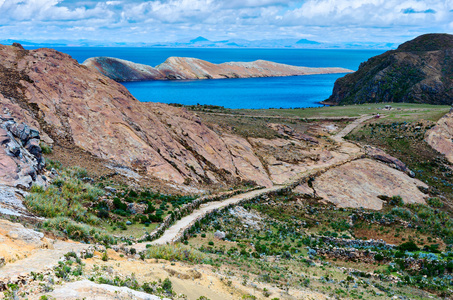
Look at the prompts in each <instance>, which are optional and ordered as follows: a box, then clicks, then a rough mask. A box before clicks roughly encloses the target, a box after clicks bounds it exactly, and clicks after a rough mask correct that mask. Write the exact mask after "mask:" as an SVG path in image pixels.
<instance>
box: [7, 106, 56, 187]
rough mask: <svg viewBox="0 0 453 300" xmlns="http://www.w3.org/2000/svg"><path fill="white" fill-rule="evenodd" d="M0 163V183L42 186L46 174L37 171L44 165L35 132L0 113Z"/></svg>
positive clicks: (14, 185) (37, 133) (37, 134)
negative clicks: (42, 174)
mask: <svg viewBox="0 0 453 300" xmlns="http://www.w3.org/2000/svg"><path fill="white" fill-rule="evenodd" d="M0 166H1V168H0V185H7V186H12V187H19V188H29V187H31V185H32V184H33V183H35V184H38V185H46V180H47V179H46V177H44V176H41V175H40V174H39V173H40V172H41V171H42V169H43V168H44V166H45V161H44V158H43V157H42V150H41V147H40V135H39V131H37V130H36V129H33V128H30V127H29V126H28V125H27V124H25V123H16V121H15V120H14V118H13V117H11V115H9V114H4V115H1V116H0Z"/></svg>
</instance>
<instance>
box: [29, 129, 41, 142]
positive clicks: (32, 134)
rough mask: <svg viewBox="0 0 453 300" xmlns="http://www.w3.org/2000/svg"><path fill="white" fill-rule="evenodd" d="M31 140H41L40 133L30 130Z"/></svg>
mask: <svg viewBox="0 0 453 300" xmlns="http://www.w3.org/2000/svg"><path fill="white" fill-rule="evenodd" d="M30 138H31V139H38V140H39V139H40V136H39V131H38V130H36V129H30Z"/></svg>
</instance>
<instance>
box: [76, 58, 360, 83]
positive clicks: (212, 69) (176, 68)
mask: <svg viewBox="0 0 453 300" xmlns="http://www.w3.org/2000/svg"><path fill="white" fill-rule="evenodd" d="M83 64H84V65H85V66H87V67H88V68H89V69H92V70H97V71H98V72H100V73H102V74H104V75H105V76H107V77H109V78H111V79H113V80H116V81H140V80H183V79H221V78H251V77H282V76H296V75H312V74H331V73H349V72H352V71H351V70H348V69H343V68H308V67H297V66H291V65H285V64H278V63H274V62H270V61H265V60H257V61H253V62H228V63H223V64H213V63H210V62H207V61H204V60H201V59H196V58H190V57H170V58H168V59H167V60H166V61H165V62H164V63H162V64H160V65H158V66H157V67H155V68H153V67H151V66H148V65H143V64H136V63H133V62H130V61H127V60H122V59H117V58H111V57H93V58H89V59H87V60H86V61H85V62H84V63H83Z"/></svg>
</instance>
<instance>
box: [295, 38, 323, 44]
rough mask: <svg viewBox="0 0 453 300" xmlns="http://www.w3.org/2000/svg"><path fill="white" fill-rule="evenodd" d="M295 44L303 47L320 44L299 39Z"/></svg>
mask: <svg viewBox="0 0 453 300" xmlns="http://www.w3.org/2000/svg"><path fill="white" fill-rule="evenodd" d="M296 44H303V45H320V44H321V43H319V42H315V41H310V40H307V39H301V40H298V41H297V42H296Z"/></svg>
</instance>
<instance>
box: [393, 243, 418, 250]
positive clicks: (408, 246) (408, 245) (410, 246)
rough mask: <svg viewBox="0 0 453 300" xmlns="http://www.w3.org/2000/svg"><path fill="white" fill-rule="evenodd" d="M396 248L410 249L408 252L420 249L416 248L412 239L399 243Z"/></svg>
mask: <svg viewBox="0 0 453 300" xmlns="http://www.w3.org/2000/svg"><path fill="white" fill-rule="evenodd" d="M398 249H399V250H401V251H410V252H413V251H418V250H420V248H418V247H417V245H416V244H415V243H414V242H413V241H409V242H405V243H402V244H401V245H399V246H398Z"/></svg>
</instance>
